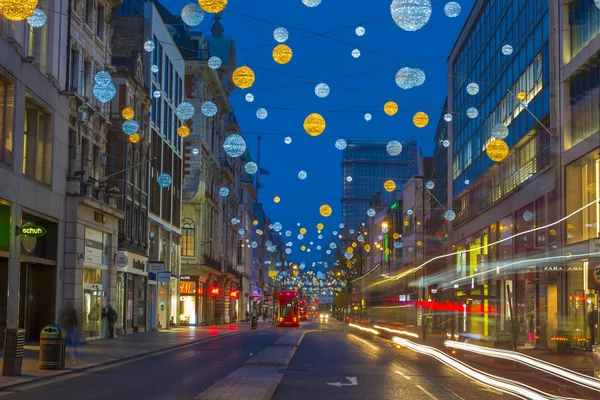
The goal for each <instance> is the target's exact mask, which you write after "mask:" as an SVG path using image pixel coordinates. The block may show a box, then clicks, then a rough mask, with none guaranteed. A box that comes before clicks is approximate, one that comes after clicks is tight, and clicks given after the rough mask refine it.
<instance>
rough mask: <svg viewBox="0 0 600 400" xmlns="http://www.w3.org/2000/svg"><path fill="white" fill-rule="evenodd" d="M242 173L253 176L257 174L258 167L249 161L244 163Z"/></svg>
mask: <svg viewBox="0 0 600 400" xmlns="http://www.w3.org/2000/svg"><path fill="white" fill-rule="evenodd" d="M244 171H246V173H248V174H250V175H254V174H255V173H257V172H258V165H256V163H255V162H253V161H249V162H247V163H246V165H244Z"/></svg>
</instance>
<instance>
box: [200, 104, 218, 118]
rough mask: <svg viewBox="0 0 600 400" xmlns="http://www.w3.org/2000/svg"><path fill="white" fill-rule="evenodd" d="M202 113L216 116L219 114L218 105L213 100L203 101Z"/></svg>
mask: <svg viewBox="0 0 600 400" xmlns="http://www.w3.org/2000/svg"><path fill="white" fill-rule="evenodd" d="M200 110H201V111H202V114H204V115H206V116H207V117H214V116H215V115H216V114H217V111H218V110H217V105H216V104H215V103H213V102H212V101H205V102H204V103H202V107H201V108H200Z"/></svg>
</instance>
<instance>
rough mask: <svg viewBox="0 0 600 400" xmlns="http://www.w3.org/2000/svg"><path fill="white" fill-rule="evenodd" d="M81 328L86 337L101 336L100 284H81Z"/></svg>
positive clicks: (96, 337) (94, 337) (97, 337)
mask: <svg viewBox="0 0 600 400" xmlns="http://www.w3.org/2000/svg"><path fill="white" fill-rule="evenodd" d="M81 320H82V329H83V333H84V334H85V337H86V338H87V339H99V338H101V337H102V329H101V327H102V285H96V284H89V283H84V284H83V313H82V315H81Z"/></svg>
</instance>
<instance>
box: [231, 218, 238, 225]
mask: <svg viewBox="0 0 600 400" xmlns="http://www.w3.org/2000/svg"><path fill="white" fill-rule="evenodd" d="M239 223H240V220H239V219H237V218H232V219H231V224H232V225H237V224H239Z"/></svg>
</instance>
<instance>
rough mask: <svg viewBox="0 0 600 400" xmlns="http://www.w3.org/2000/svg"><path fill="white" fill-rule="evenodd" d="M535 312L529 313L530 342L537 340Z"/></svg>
mask: <svg viewBox="0 0 600 400" xmlns="http://www.w3.org/2000/svg"><path fill="white" fill-rule="evenodd" d="M533 319H534V317H533V313H529V317H528V328H529V343H534V342H535V326H534V324H533Z"/></svg>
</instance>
